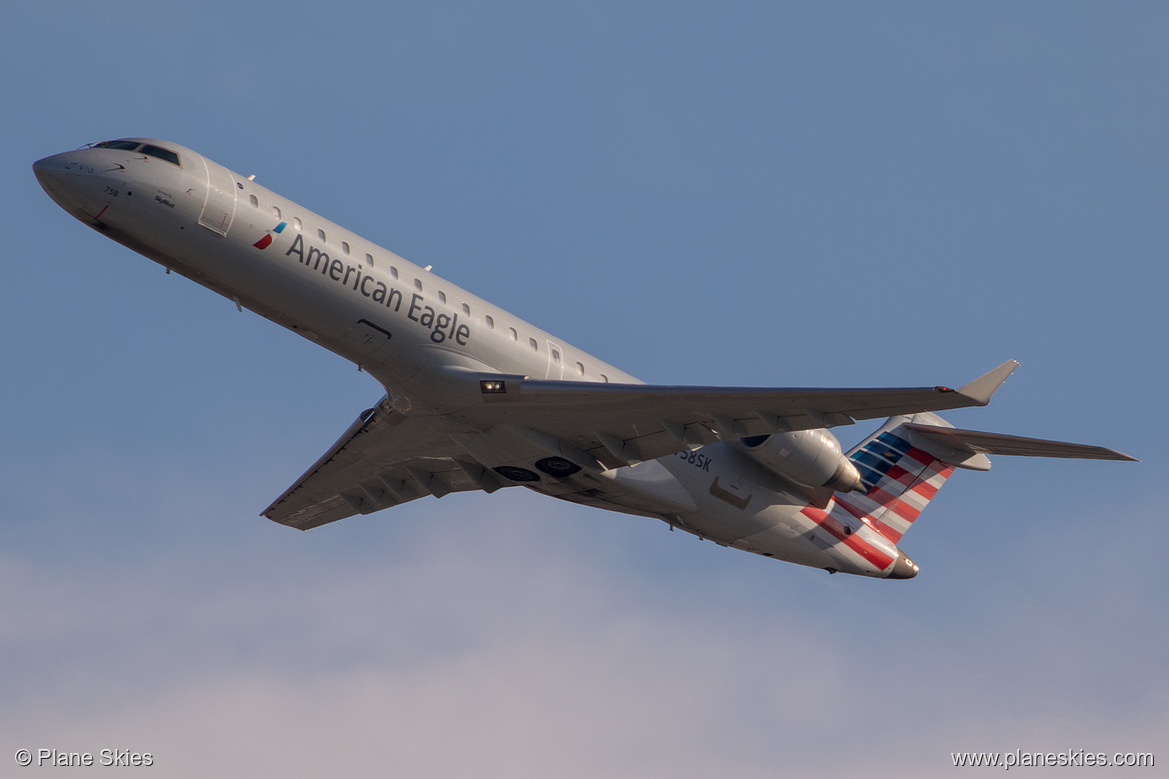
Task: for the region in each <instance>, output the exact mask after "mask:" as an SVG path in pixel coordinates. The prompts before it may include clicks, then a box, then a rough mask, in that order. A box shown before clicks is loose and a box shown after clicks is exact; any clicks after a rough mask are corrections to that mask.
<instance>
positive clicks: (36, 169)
mask: <svg viewBox="0 0 1169 779" xmlns="http://www.w3.org/2000/svg"><path fill="white" fill-rule="evenodd" d="M32 172H33V174H34V175H35V176H36V177H37V182H39V183H40V185H41V189H43V190H45V192H46V193H47V194H48V196H49V197H51V198H52V199H53V201H54V202H55V203H56V204H57V205H59V206H61V208H63V209H65V210H66V211H68V212H69V213H71V214H73V215H74V216H76V217H77V218H78V219H84V218H85V215H86V214H92V213H94V211H93V203H94V201H95V200H96V198H97V197H98V193H99V192H100V190H99V189H96V188H97V186H98V184H99V182H97V181H96V180H94V177H93V176H92V175H90V174H92V173H93V169H92V168H87V167H85V166H84V165H83V164H82V160H81V159H79V158H78V157H77V155H76V154H75V153H72V152H65V153H64V154H54V155H53V156H51V157H45V158H44V159H43V160H37V161H36V162H34V163H33V164H32Z"/></svg>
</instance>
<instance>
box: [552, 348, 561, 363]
mask: <svg viewBox="0 0 1169 779" xmlns="http://www.w3.org/2000/svg"><path fill="white" fill-rule="evenodd" d="M552 362H560V352H558V351H557V350H555V349H553V350H552Z"/></svg>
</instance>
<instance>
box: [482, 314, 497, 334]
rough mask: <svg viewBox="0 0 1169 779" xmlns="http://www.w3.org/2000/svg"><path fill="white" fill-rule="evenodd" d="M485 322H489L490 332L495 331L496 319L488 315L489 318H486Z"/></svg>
mask: <svg viewBox="0 0 1169 779" xmlns="http://www.w3.org/2000/svg"><path fill="white" fill-rule="evenodd" d="M484 320H485V321H486V322H487V329H488V330H494V329H495V320H494V319H492V318H491V316H490V315H488V316H486V317H484Z"/></svg>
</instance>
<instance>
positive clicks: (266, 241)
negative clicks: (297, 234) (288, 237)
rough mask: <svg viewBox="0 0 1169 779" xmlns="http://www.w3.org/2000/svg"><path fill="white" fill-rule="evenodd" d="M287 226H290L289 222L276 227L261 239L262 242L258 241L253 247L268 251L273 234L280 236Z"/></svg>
mask: <svg viewBox="0 0 1169 779" xmlns="http://www.w3.org/2000/svg"><path fill="white" fill-rule="evenodd" d="M287 226H288V223H287V222H281V223H280V224H278V225H276V226H275V227H273V228H272V229H271V230H269V231H268V232H266V233H264V237H263V238H261V239H260V240H258V241H256V242H255V243H254V244H252V246H255V247H256V248H257V249H267V248H268V247H269V246H270V245H271V244H272V234H273V233H277V234H279V233H281V232H283V231H284V228H285V227H287Z"/></svg>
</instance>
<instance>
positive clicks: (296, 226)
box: [292, 216, 303, 233]
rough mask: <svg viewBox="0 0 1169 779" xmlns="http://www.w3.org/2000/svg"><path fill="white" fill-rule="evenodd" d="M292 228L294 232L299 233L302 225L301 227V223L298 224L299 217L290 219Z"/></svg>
mask: <svg viewBox="0 0 1169 779" xmlns="http://www.w3.org/2000/svg"><path fill="white" fill-rule="evenodd" d="M292 226H293V227H295V228H296V231H297V232H298V233H299V232H300V230H301V227H303V225H301V223H300V217H299V216H294V217H292Z"/></svg>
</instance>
